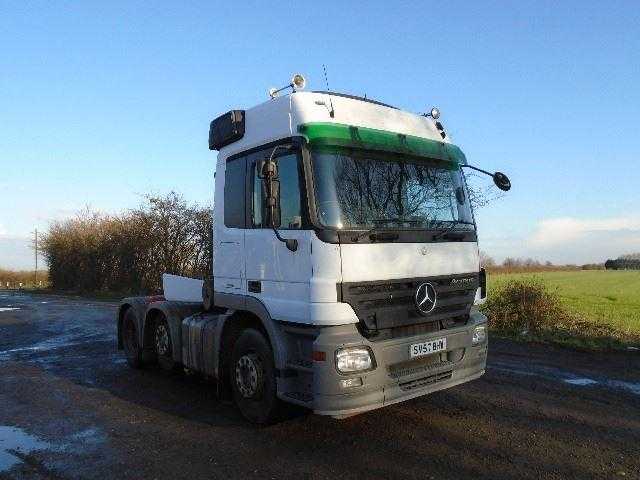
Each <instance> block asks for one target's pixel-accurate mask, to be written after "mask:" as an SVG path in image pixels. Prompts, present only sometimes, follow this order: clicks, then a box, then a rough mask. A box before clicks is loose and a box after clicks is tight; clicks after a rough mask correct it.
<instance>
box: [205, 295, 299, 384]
mask: <svg viewBox="0 0 640 480" xmlns="http://www.w3.org/2000/svg"><path fill="white" fill-rule="evenodd" d="M215 304H216V306H224V307H226V308H231V309H232V310H233V313H231V312H230V313H231V314H230V315H226V316H224V317H222V318H221V319H220V320H221V321H220V324H219V325H218V329H219V330H218V331H219V332H220V333H219V334H218V335H217V339H216V345H215V347H216V351H217V355H218V358H217V360H218V361H217V368H216V376H218V377H220V367H221V366H222V367H223V366H224V364H225V361H226V359H227V358H228V356H229V355H230V351H231V350H232V348H233V345H234V342H235V340H237V339H238V337H239V335H240V333H241V332H242V330H244V329H246V328H256V329H257V330H259V331H260V332H261V333H262V334H263V335H264V336H265V338H266V339H267V341H268V342H269V344H270V345H271V350H272V351H273V357H274V358H273V361H274V364H275V367H276V370H277V371H278V370H281V369H283V368H284V367H285V363H286V346H285V343H284V340H283V337H282V332H281V330H280V328H279V325H278V322H277V321H275V320H273V319H272V318H271V315H270V314H269V311H268V310H267V308H266V307H265V306H264V304H263V303H262V302H261V301H260V300H258V299H256V298H254V297H248V296H244V295H232V294H219V293H217V292H216V293H215Z"/></svg>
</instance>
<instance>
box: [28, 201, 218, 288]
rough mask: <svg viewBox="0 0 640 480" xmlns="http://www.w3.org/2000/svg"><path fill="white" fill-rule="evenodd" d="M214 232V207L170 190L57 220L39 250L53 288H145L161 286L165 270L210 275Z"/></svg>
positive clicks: (198, 276)
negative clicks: (112, 211)
mask: <svg viewBox="0 0 640 480" xmlns="http://www.w3.org/2000/svg"><path fill="white" fill-rule="evenodd" d="M211 232H212V217H211V208H210V207H202V206H200V205H198V204H188V203H187V202H186V201H185V199H184V198H183V197H182V196H181V195H179V194H177V193H175V192H171V193H169V194H167V195H165V196H152V195H149V196H145V197H144V201H143V203H142V204H141V205H140V206H139V207H138V208H137V209H134V210H129V211H127V212H124V213H122V214H117V215H106V214H100V213H95V212H91V211H88V210H86V211H84V212H81V213H80V214H78V215H77V216H76V217H74V218H72V219H68V220H64V221H58V222H54V223H52V224H51V226H50V228H49V231H48V232H47V233H46V234H45V235H44V236H43V238H42V241H41V245H40V251H41V253H42V255H43V256H44V258H45V260H46V262H47V264H48V265H49V285H50V287H51V288H53V289H56V290H67V291H69V290H70V291H85V292H86V291H92V292H97V291H109V292H130V293H132V294H146V293H153V292H158V291H160V290H161V288H162V274H163V273H173V274H176V275H183V276H188V277H193V278H205V277H206V276H208V275H210V270H211V264H212V261H211V258H212V248H211Z"/></svg>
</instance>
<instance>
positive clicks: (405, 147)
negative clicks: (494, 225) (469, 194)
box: [298, 122, 467, 164]
mask: <svg viewBox="0 0 640 480" xmlns="http://www.w3.org/2000/svg"><path fill="white" fill-rule="evenodd" d="M298 132H300V133H301V134H302V135H304V136H306V137H307V139H308V140H309V143H310V144H311V146H325V145H326V146H341V147H350V148H366V149H371V150H383V151H387V152H395V153H404V154H409V155H413V156H417V157H427V158H437V159H440V160H445V161H447V162H452V163H456V164H464V163H467V159H466V157H465V155H464V153H462V150H460V149H459V148H458V147H457V146H455V145H452V144H451V143H444V142H439V141H437V140H431V139H429V138H422V137H416V136H414V135H405V134H403V133H394V132H389V131H387V130H378V129H375V128H367V127H356V126H353V125H344V124H342V123H329V122H313V123H305V124H302V125H300V126H298Z"/></svg>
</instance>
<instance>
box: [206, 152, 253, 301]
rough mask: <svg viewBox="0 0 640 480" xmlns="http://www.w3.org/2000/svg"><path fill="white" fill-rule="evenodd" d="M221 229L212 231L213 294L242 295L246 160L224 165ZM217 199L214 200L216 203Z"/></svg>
mask: <svg viewBox="0 0 640 480" xmlns="http://www.w3.org/2000/svg"><path fill="white" fill-rule="evenodd" d="M224 166H225V168H224V172H223V173H224V195H223V202H222V207H223V214H222V218H221V219H220V220H222V222H221V223H222V225H220V226H219V228H216V235H215V240H214V243H215V250H216V251H215V257H214V266H213V272H214V276H215V280H214V288H215V291H216V292H220V293H230V294H236V295H242V294H244V293H245V290H246V289H245V283H246V282H245V278H246V275H245V253H244V241H245V238H244V237H245V226H246V218H245V215H246V211H245V198H246V192H245V187H246V181H245V176H246V157H244V156H237V157H231V158H229V159H227V160H226V162H225V164H224ZM219 198H220V196H218V199H219Z"/></svg>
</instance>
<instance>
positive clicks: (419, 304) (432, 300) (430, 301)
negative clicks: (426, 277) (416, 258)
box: [415, 283, 437, 315]
mask: <svg viewBox="0 0 640 480" xmlns="http://www.w3.org/2000/svg"><path fill="white" fill-rule="evenodd" d="M436 299H437V293H436V289H435V288H434V287H433V285H431V284H430V283H422V284H420V285H419V286H418V288H417V289H416V295H415V301H416V308H417V309H418V311H419V312H420V313H421V314H423V315H426V314H427V313H429V312H431V310H433V309H434V308H435V307H436Z"/></svg>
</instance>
